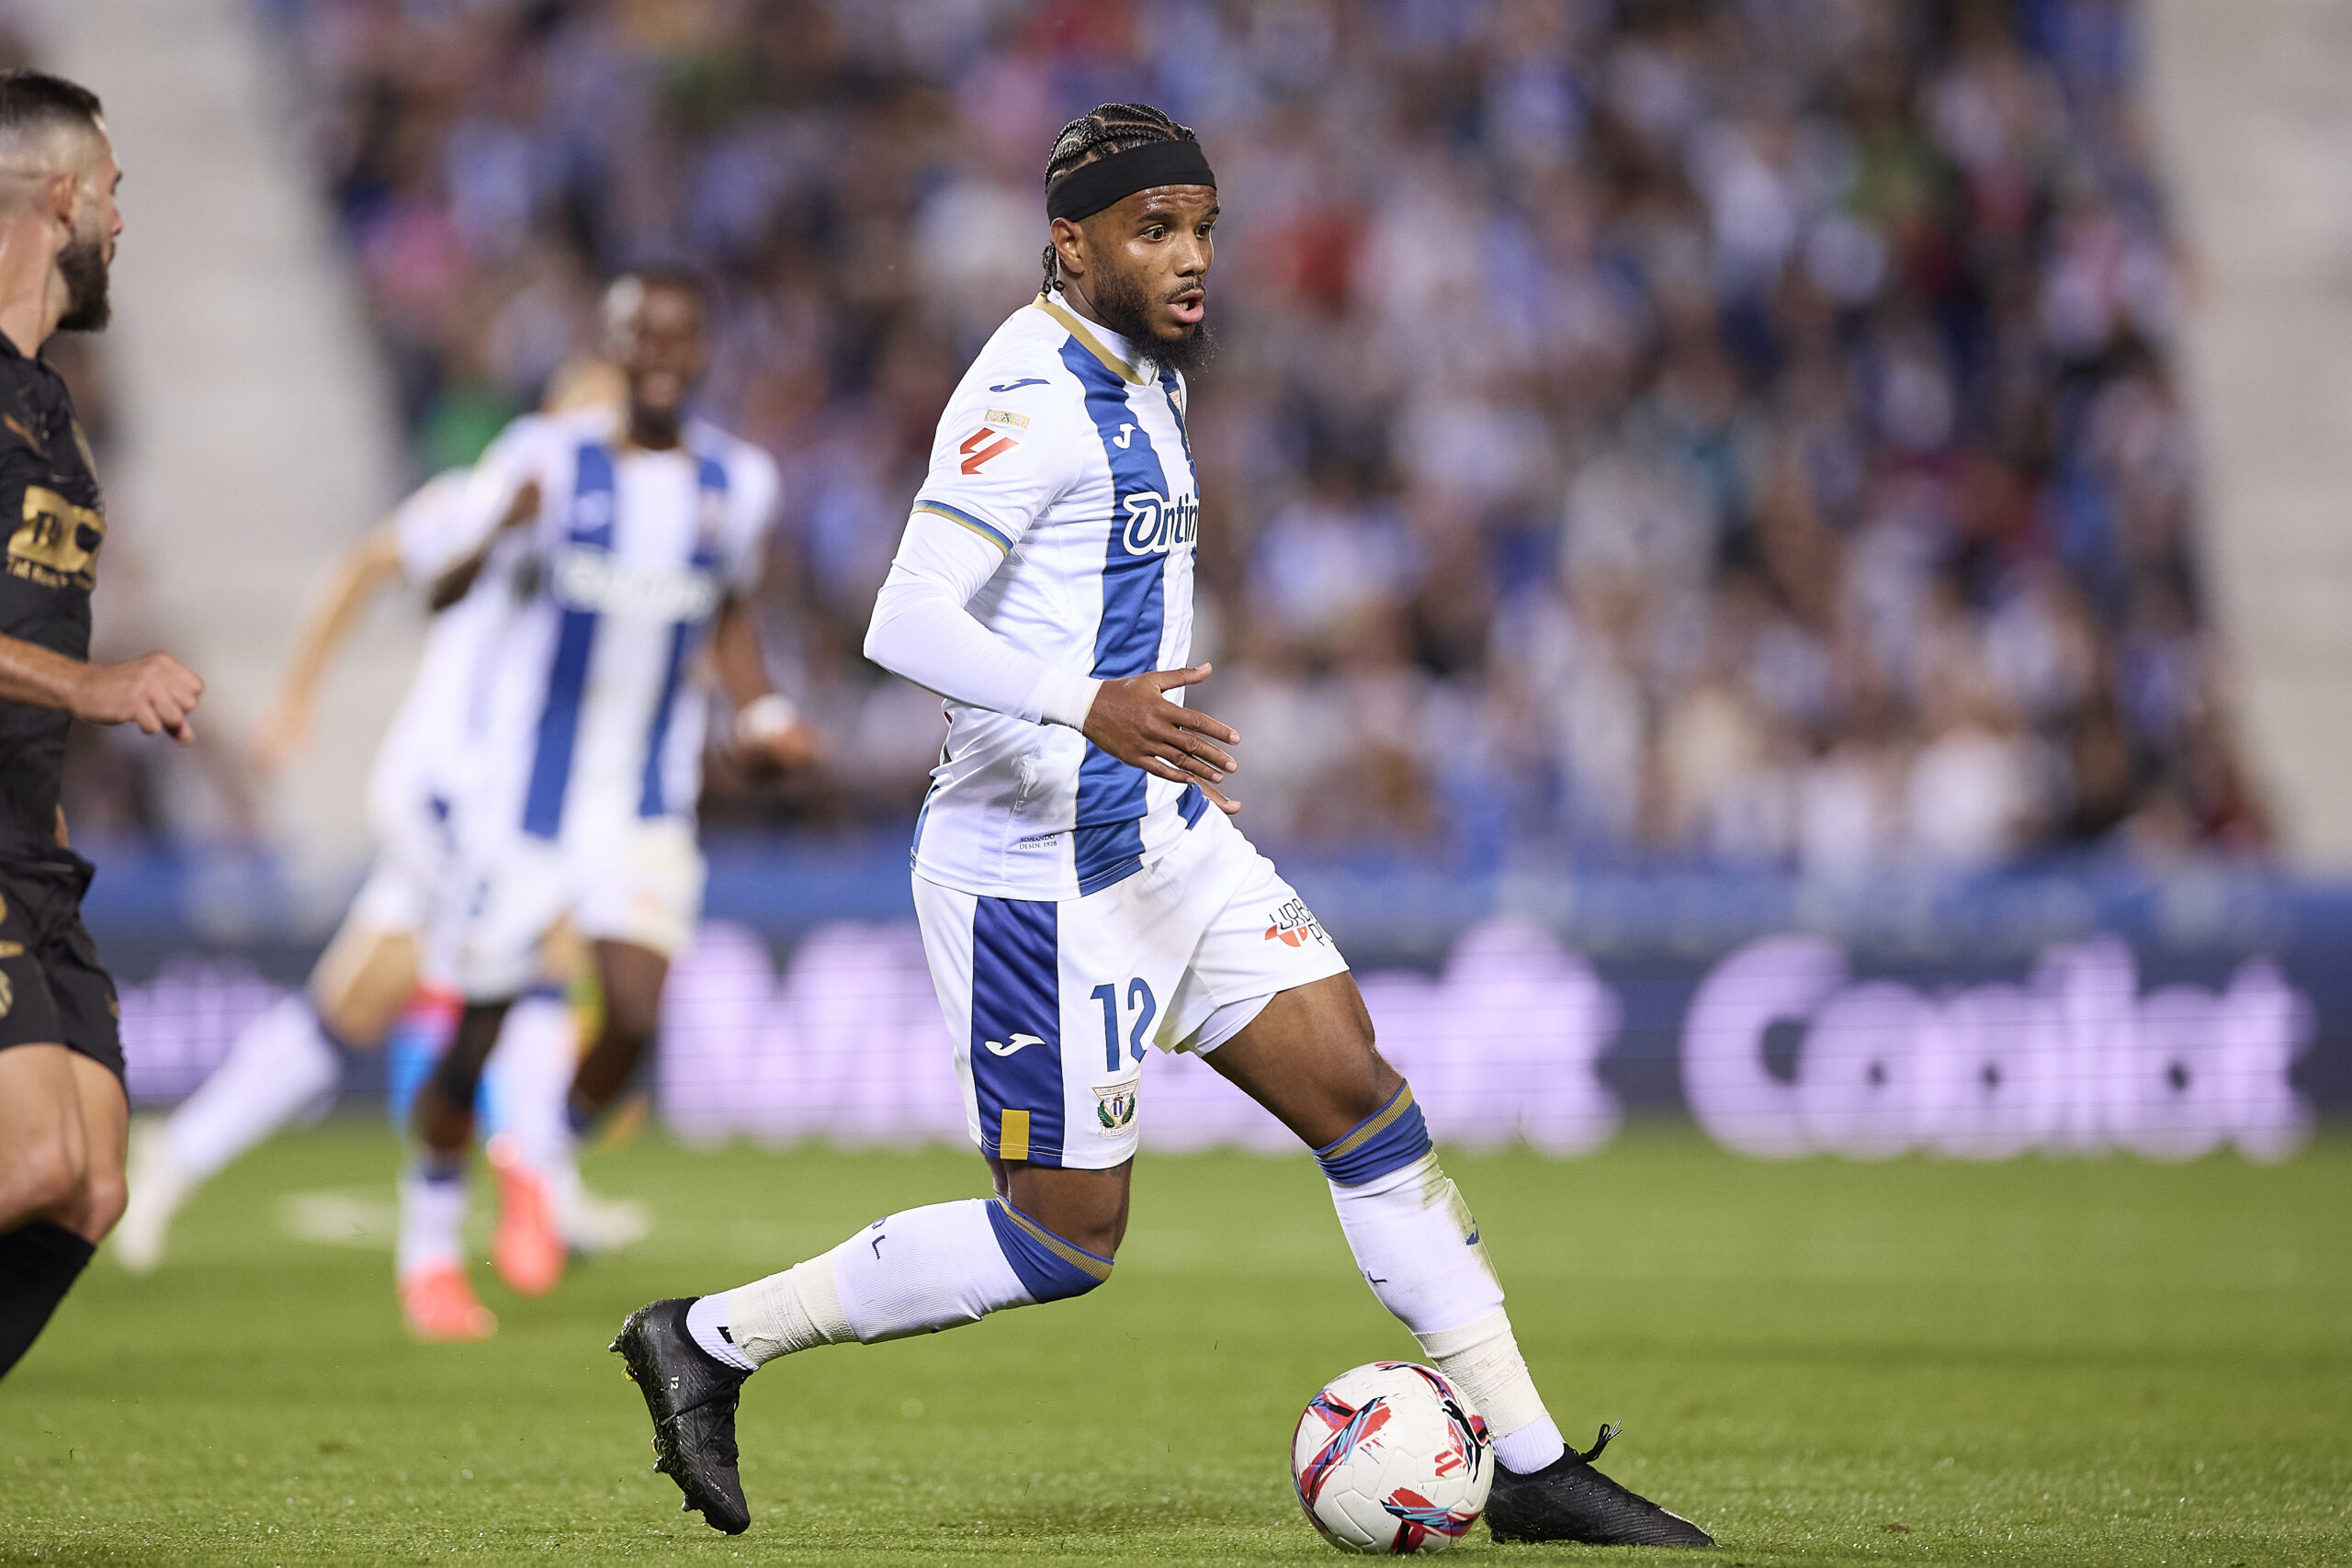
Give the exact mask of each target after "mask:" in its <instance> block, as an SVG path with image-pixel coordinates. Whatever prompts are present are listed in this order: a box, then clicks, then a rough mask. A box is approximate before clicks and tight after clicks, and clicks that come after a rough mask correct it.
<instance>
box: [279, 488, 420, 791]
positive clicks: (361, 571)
mask: <svg viewBox="0 0 2352 1568" xmlns="http://www.w3.org/2000/svg"><path fill="white" fill-rule="evenodd" d="M400 574H401V545H400V534H399V529H398V526H397V525H395V524H394V523H392V522H391V521H390V520H387V521H385V522H382V523H379V524H378V525H376V526H375V527H374V528H372V529H370V530H368V534H367V535H366V536H364V537H362V538H361V539H360V540H359V542H358V543H356V544H355V545H353V546H352V547H350V548H349V549H347V550H345V551H344V552H343V554H342V555H341V556H339V557H337V558H335V560H334V564H333V565H331V566H330V567H328V569H327V572H326V576H325V578H324V580H323V581H322V582H321V583H320V584H319V587H318V588H317V589H316V591H314V592H312V594H311V602H310V604H309V605H308V606H307V607H306V608H305V609H304V610H303V613H302V620H301V624H300V626H298V627H297V628H296V630H295V634H294V651H293V653H292V654H291V655H290V656H289V657H288V659H287V660H286V673H285V674H284V675H283V676H282V677H281V678H280V679H279V681H278V684H277V696H276V697H275V698H274V699H272V701H271V702H270V705H269V708H268V711H266V713H264V714H263V715H262V718H261V722H260V723H259V724H258V725H256V726H255V727H254V736H253V740H252V743H251V749H252V752H253V760H254V766H256V767H258V768H260V769H261V770H262V771H263V772H265V773H274V772H276V771H277V768H278V767H280V766H281V765H283V764H284V763H285V761H287V759H288V758H289V757H291V756H292V755H293V754H294V753H295V752H296V751H298V750H300V749H301V748H302V747H303V746H305V745H307V744H308V743H309V741H310V739H311V708H312V705H313V703H314V702H315V700H316V698H317V696H318V690H319V681H320V679H321V678H322V676H324V675H325V674H326V670H327V665H328V664H329V662H331V661H332V660H334V655H335V650H336V649H340V648H341V647H342V646H343V645H344V642H345V639H347V638H348V637H350V636H351V630H352V628H353V627H354V626H357V625H358V624H359V612H360V611H361V610H363V609H365V608H366V607H367V605H368V601H369V600H370V599H372V598H374V597H375V596H376V592H377V590H378V589H379V588H381V587H382V586H383V585H384V584H385V583H387V582H390V581H392V580H393V579H395V578H397V577H399V576H400Z"/></svg>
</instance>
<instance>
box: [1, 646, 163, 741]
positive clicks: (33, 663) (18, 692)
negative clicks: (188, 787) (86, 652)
mask: <svg viewBox="0 0 2352 1568" xmlns="http://www.w3.org/2000/svg"><path fill="white" fill-rule="evenodd" d="M203 694H204V682H202V681H199V680H198V679H197V677H196V672H195V671H192V670H190V669H189V668H188V667H187V665H185V664H182V663H181V662H180V661H179V660H176V659H174V658H173V657H172V656H171V655H170V654H168V653H151V654H148V655H147V656H146V657H145V658H143V659H134V660H131V661H130V663H128V664H85V663H83V662H82V661H81V660H78V659H68V658H66V657H65V656H64V655H63V654H60V653H51V651H50V650H49V649H45V648H42V647H41V646H40V645H39V644H38V643H30V642H27V641H25V640H24V639H22V638H21V637H0V701H6V702H12V703H25V704H28V705H30V706H33V707H42V708H57V709H60V710H62V711H63V712H66V713H70V714H72V715H73V716H74V717H75V718H78V719H80V720H82V721H83V722H84V723H85V724H135V725H137V726H138V727H139V728H141V730H143V731H145V732H146V733H147V734H149V735H153V734H156V733H158V732H161V733H163V734H165V735H168V736H170V737H171V738H172V739H175V740H177V741H179V742H180V743H181V744H183V745H185V744H187V742H188V741H191V740H193V739H196V731H195V730H194V729H193V728H190V727H189V725H188V722H187V716H188V715H189V714H190V713H191V712H193V711H194V710H195V707H196V700H197V699H198V697H200V696H202V695H203Z"/></svg>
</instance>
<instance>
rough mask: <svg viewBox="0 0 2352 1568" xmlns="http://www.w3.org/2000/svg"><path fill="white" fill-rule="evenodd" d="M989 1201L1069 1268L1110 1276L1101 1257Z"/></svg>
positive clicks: (1000, 1202) (999, 1202)
mask: <svg viewBox="0 0 2352 1568" xmlns="http://www.w3.org/2000/svg"><path fill="white" fill-rule="evenodd" d="M1006 1114H1007V1115H1010V1114H1012V1113H1011V1112H1010V1111H1008V1112H1006ZM990 1201H991V1202H993V1203H995V1204H996V1206H997V1207H998V1208H999V1209H1001V1210H1002V1211H1004V1217H1005V1218H1006V1219H1008V1220H1011V1221H1012V1223H1013V1224H1016V1225H1019V1226H1020V1227H1021V1228H1022V1229H1023V1231H1026V1232H1027V1233H1028V1234H1029V1235H1030V1236H1031V1238H1032V1239H1034V1240H1035V1242H1036V1243H1037V1245H1038V1246H1039V1247H1044V1248H1045V1249H1046V1251H1048V1252H1050V1253H1052V1254H1053V1255H1054V1256H1055V1257H1057V1258H1060V1259H1061V1260H1062V1261H1063V1262H1065V1263H1067V1264H1069V1266H1070V1267H1071V1268H1073V1269H1083V1270H1084V1271H1085V1272H1087V1273H1089V1274H1091V1275H1092V1276H1093V1277H1094V1278H1095V1279H1097V1280H1107V1279H1109V1278H1110V1277H1111V1265H1110V1264H1108V1263H1106V1262H1104V1261H1103V1259H1102V1258H1097V1257H1095V1256H1094V1254H1092V1253H1091V1252H1089V1251H1087V1250H1086V1249H1085V1248H1084V1247H1072V1246H1071V1245H1070V1244H1069V1243H1068V1242H1066V1241H1064V1240H1063V1239H1062V1238H1061V1237H1059V1236H1057V1235H1055V1234H1054V1233H1053V1232H1051V1231H1049V1230H1047V1229H1046V1227H1045V1226H1043V1225H1041V1224H1038V1223H1037V1222H1036V1221H1035V1220H1033V1219H1031V1218H1030V1217H1029V1216H1028V1215H1026V1214H1024V1213H1022V1212H1021V1211H1020V1210H1018V1209H1016V1208H1014V1207H1013V1206H1012V1204H1010V1203H1008V1202H1006V1201H1004V1200H1003V1199H1001V1198H996V1199H991V1200H990Z"/></svg>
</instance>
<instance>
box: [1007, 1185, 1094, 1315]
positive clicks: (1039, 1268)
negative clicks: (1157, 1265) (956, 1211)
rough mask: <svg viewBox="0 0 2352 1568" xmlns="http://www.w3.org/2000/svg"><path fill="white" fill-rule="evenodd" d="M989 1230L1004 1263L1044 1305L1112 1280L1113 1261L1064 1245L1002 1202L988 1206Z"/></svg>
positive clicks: (1070, 1245) (1064, 1299)
mask: <svg viewBox="0 0 2352 1568" xmlns="http://www.w3.org/2000/svg"><path fill="white" fill-rule="evenodd" d="M989 1229H991V1230H993V1231H995V1232H996V1245H997V1247H998V1249H999V1250H1000V1251H1001V1252H1002V1253H1003V1254H1004V1260H1005V1261H1006V1262H1007V1263H1009V1264H1011V1265H1012V1271H1013V1272H1014V1273H1015V1274H1017V1275H1019V1276H1020V1277H1021V1283H1022V1284H1023V1286H1025V1287H1026V1288H1027V1289H1028V1292H1029V1294H1030V1295H1031V1296H1032V1297H1033V1298H1034V1299H1035V1300H1036V1301H1037V1302H1038V1303H1041V1304H1042V1303H1046V1302H1059V1301H1067V1300H1069V1298H1070V1297H1072V1296H1082V1295H1084V1294H1085V1293H1086V1292H1089V1291H1091V1290H1092V1289H1093V1288H1094V1287H1095V1286H1097V1285H1099V1284H1101V1283H1102V1282H1103V1280H1107V1279H1109V1278H1110V1277H1111V1260H1110V1259H1109V1258H1105V1257H1103V1255H1102V1254H1101V1253H1099V1252H1089V1251H1087V1250H1086V1248H1084V1247H1080V1246H1079V1245H1078V1244H1077V1243H1075V1242H1069V1241H1064V1240H1063V1239H1062V1238H1061V1237H1060V1236H1057V1235H1055V1234H1054V1233H1053V1232H1051V1231H1049V1230H1047V1229H1046V1227H1045V1226H1043V1225H1041V1224H1038V1223H1037V1222H1036V1221H1035V1220H1033V1219H1031V1218H1030V1217H1029V1216H1028V1215H1026V1214H1024V1213H1022V1212H1021V1211H1020V1210H1018V1209H1016V1208H1014V1207H1013V1206H1012V1204H1010V1203H1008V1202H1006V1201H1004V1200H1003V1199H1001V1198H997V1199H991V1200H990V1201H989Z"/></svg>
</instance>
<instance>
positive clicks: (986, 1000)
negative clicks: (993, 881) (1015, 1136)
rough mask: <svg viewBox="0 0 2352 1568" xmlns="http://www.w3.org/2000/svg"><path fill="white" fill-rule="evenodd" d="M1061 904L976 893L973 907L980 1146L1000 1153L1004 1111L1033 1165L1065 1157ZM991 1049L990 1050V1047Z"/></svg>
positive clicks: (974, 1042) (974, 1052)
mask: <svg viewBox="0 0 2352 1568" xmlns="http://www.w3.org/2000/svg"><path fill="white" fill-rule="evenodd" d="M1060 919H1061V906H1060V905H1058V904H1056V903H1054V902H1052V901H1051V900H1048V899H1029V898H980V899H978V900H976V901H975V903H974V905H973V908H972V1041H971V1058H972V1090H973V1095H974V1098H975V1099H976V1100H978V1104H979V1111H980V1146H981V1147H982V1148H983V1149H985V1150H987V1151H988V1152H989V1154H992V1155H1001V1154H1002V1153H1003V1151H1002V1150H1001V1148H1000V1147H999V1138H1000V1135H1001V1133H1002V1131H1003V1127H1004V1122H1005V1113H1006V1112H1007V1111H1011V1112H1012V1113H1013V1114H1014V1115H1015V1116H1016V1117H1017V1118H1019V1119H1020V1120H1021V1121H1022V1122H1025V1123H1026V1126H1027V1129H1028V1143H1029V1147H1028V1152H1027V1154H1026V1155H1018V1154H1016V1155H1015V1156H1012V1157H1015V1158H1025V1159H1027V1160H1029V1161H1030V1162H1031V1163H1032V1164H1034V1165H1050V1166H1057V1165H1059V1164H1061V1163H1062V1001H1061V926H1060ZM991 1047H993V1048H991Z"/></svg>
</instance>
